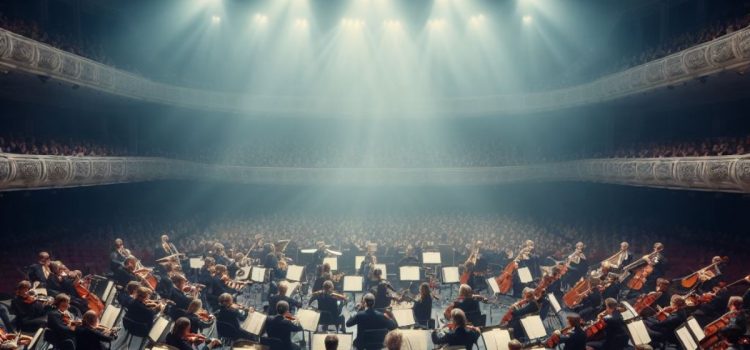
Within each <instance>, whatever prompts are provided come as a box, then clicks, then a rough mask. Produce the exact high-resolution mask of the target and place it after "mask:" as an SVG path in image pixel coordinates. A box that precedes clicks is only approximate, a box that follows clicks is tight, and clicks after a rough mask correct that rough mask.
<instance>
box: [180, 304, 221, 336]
mask: <svg viewBox="0 0 750 350" xmlns="http://www.w3.org/2000/svg"><path fill="white" fill-rule="evenodd" d="M182 317H186V318H187V319H188V320H190V333H200V332H202V331H203V330H204V329H207V328H211V326H212V325H213V324H214V323H215V321H216V317H214V315H211V314H209V313H208V311H206V310H204V309H203V302H202V301H201V300H200V299H197V298H196V299H193V300H191V301H190V304H189V305H188V307H187V310H185V315H184V316H182ZM178 318H179V317H178Z"/></svg>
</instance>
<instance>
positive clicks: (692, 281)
mask: <svg viewBox="0 0 750 350" xmlns="http://www.w3.org/2000/svg"><path fill="white" fill-rule="evenodd" d="M728 261H729V257H727V256H725V257H722V258H719V259H718V261H715V262H713V263H712V264H711V265H708V266H706V267H704V268H702V269H700V270H698V271H695V272H693V273H691V274H689V275H687V276H685V277H683V278H680V286H682V287H683V288H686V289H693V287H695V286H696V285H697V284H698V282H700V281H701V277H703V276H707V272H709V270H711V269H713V268H715V267H716V266H718V265H719V264H723V263H726V262H728ZM709 279H710V277H709Z"/></svg>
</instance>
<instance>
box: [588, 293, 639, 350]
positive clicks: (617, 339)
mask: <svg viewBox="0 0 750 350" xmlns="http://www.w3.org/2000/svg"><path fill="white" fill-rule="evenodd" d="M604 305H605V307H606V309H605V310H604V311H603V312H602V313H601V314H600V315H599V320H600V321H601V322H603V323H604V330H603V332H604V339H602V340H596V341H589V342H587V343H586V347H587V348H589V349H593V350H623V349H625V348H627V346H628V342H629V341H630V336H629V335H628V330H627V327H626V325H625V320H624V319H623V318H622V315H621V314H620V309H619V306H620V303H618V302H617V300H616V299H612V298H607V299H606V300H604Z"/></svg>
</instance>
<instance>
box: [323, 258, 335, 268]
mask: <svg viewBox="0 0 750 350" xmlns="http://www.w3.org/2000/svg"><path fill="white" fill-rule="evenodd" d="M323 263H324V264H328V265H330V266H331V271H338V270H339V259H338V258H337V257H335V256H329V257H327V258H323Z"/></svg>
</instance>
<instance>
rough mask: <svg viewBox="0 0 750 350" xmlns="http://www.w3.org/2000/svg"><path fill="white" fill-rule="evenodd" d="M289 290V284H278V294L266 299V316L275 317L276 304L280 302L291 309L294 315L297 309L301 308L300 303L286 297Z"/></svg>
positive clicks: (283, 282)
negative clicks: (283, 302)
mask: <svg viewBox="0 0 750 350" xmlns="http://www.w3.org/2000/svg"><path fill="white" fill-rule="evenodd" d="M288 290H289V283H287V282H286V281H281V282H279V284H278V294H275V295H272V296H270V297H269V298H268V316H273V315H276V304H278V303H279V302H280V301H285V302H286V303H287V306H289V307H291V312H292V313H294V312H295V311H296V310H297V309H299V308H301V307H302V303H301V302H299V301H297V300H294V299H292V298H290V297H289V296H287V295H286V293H287V291H288Z"/></svg>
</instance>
